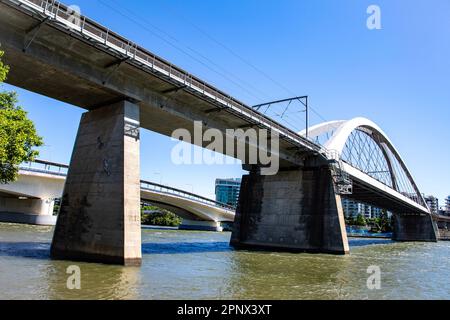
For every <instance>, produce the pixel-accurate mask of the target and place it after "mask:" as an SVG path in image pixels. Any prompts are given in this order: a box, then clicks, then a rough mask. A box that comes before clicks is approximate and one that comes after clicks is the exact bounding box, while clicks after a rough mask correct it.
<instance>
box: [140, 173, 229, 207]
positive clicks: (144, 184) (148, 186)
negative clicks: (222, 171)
mask: <svg viewBox="0 0 450 320" xmlns="http://www.w3.org/2000/svg"><path fill="white" fill-rule="evenodd" d="M141 188H142V189H143V190H149V191H156V192H159V193H166V194H170V195H175V196H181V197H183V198H187V199H191V200H196V201H198V202H201V203H205V204H208V205H213V206H215V207H220V208H224V209H228V210H233V211H234V210H236V207H234V206H230V205H228V204H226V203H222V202H218V201H214V200H211V199H208V198H205V197H202V196H199V195H197V194H194V193H191V192H187V191H184V190H181V189H176V188H172V187H168V186H165V185H161V184H158V183H154V182H150V181H144V180H141Z"/></svg>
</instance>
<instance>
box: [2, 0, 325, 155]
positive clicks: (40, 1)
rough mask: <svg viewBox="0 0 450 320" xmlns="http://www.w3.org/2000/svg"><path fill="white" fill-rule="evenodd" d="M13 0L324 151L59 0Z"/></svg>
mask: <svg viewBox="0 0 450 320" xmlns="http://www.w3.org/2000/svg"><path fill="white" fill-rule="evenodd" d="M10 2H12V3H16V2H19V3H20V4H22V5H25V6H28V8H29V9H34V10H37V11H39V12H40V13H41V14H43V15H44V16H45V17H46V18H50V20H53V21H56V22H59V23H60V24H61V23H62V24H63V25H65V27H66V28H68V29H69V30H71V31H76V32H79V33H80V34H81V35H82V36H83V37H84V38H88V39H89V40H91V41H92V40H93V41H95V42H97V43H101V44H102V45H103V46H106V47H107V48H108V49H109V51H110V52H111V51H112V52H115V53H116V55H118V56H119V57H121V58H122V59H127V60H128V61H129V62H131V63H133V64H134V65H137V66H138V67H139V68H141V69H145V70H148V71H150V73H152V74H155V75H157V76H158V77H159V78H161V79H163V80H165V81H169V82H171V83H172V84H174V85H175V86H177V87H180V88H183V89H185V90H188V91H190V92H191V93H194V94H196V95H197V96H199V97H201V98H202V99H204V100H207V101H209V102H212V103H213V104H215V105H217V106H218V108H219V109H224V110H227V111H229V112H231V113H233V114H234V115H236V116H238V117H240V118H242V119H244V120H245V121H247V122H250V123H253V124H257V125H259V126H262V127H263V128H266V129H270V130H271V131H273V132H277V133H278V134H279V135H280V136H281V137H282V138H284V139H285V140H287V141H288V142H290V143H291V144H294V145H300V146H302V147H303V146H306V147H308V148H310V149H312V150H315V151H317V152H321V148H320V147H319V146H318V145H317V144H315V143H314V142H313V141H311V140H309V139H307V138H306V137H303V136H300V135H299V134H297V133H296V132H295V131H293V130H291V129H289V128H287V127H285V126H283V125H281V124H279V123H278V122H276V121H274V120H272V119H270V118H269V117H267V116H265V115H264V114H262V113H260V112H258V111H256V110H254V109H252V108H251V107H249V106H247V105H245V104H244V103H242V102H241V101H239V100H237V99H235V98H233V97H231V96H230V95H228V94H226V93H224V92H223V91H221V90H219V89H217V88H215V87H213V86H211V85H209V84H208V83H206V82H204V81H202V80H201V79H199V78H197V77H195V76H193V75H192V74H190V73H188V72H186V71H184V70H183V69H181V68H179V67H177V66H175V65H173V64H172V63H170V62H168V61H166V60H164V59H162V58H160V57H158V56H156V55H155V54H153V53H151V52H149V51H148V50H146V49H144V48H142V47H140V46H138V45H137V44H135V43H133V42H131V41H129V40H127V39H126V38H124V37H122V36H120V35H118V34H117V33H115V32H113V31H111V30H110V29H108V28H106V27H103V26H102V25H100V24H98V23H96V22H95V21H93V20H91V19H89V18H87V17H85V16H80V17H74V16H73V14H69V12H72V11H73V10H71V9H69V8H68V7H67V6H65V5H64V4H62V3H60V2H58V1H54V0H15V1H10ZM72 13H73V12H72ZM75 19H79V20H78V22H77V23H74V20H75Z"/></svg>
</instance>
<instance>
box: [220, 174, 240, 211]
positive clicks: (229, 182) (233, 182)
mask: <svg viewBox="0 0 450 320" xmlns="http://www.w3.org/2000/svg"><path fill="white" fill-rule="evenodd" d="M240 190H241V179H216V201H218V202H222V203H226V204H228V205H231V206H237V202H238V199H239V191H240Z"/></svg>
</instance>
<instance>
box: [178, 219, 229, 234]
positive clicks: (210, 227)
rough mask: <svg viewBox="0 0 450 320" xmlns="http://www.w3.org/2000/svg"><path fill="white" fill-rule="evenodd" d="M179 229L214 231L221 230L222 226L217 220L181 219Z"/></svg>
mask: <svg viewBox="0 0 450 320" xmlns="http://www.w3.org/2000/svg"><path fill="white" fill-rule="evenodd" d="M178 229H179V230H196V231H214V232H222V231H223V228H222V226H221V224H220V222H218V221H194V220H187V219H183V221H182V223H181V225H180V226H179V228H178Z"/></svg>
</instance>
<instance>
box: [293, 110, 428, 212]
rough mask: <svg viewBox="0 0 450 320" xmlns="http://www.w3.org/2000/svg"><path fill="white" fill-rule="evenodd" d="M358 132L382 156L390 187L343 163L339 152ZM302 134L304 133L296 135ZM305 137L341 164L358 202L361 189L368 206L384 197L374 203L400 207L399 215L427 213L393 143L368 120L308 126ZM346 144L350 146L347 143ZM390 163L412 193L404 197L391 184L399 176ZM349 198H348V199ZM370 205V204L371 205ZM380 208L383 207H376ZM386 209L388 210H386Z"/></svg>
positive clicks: (357, 119)
mask: <svg viewBox="0 0 450 320" xmlns="http://www.w3.org/2000/svg"><path fill="white" fill-rule="evenodd" d="M358 130H359V131H362V132H364V133H365V134H367V135H368V136H369V137H371V138H372V139H373V141H374V142H375V144H376V145H377V146H378V147H379V148H380V150H381V152H382V153H383V155H384V158H385V161H386V163H387V165H388V167H389V174H390V176H391V179H392V185H387V184H386V183H383V182H381V181H379V180H377V179H375V178H374V177H372V176H370V175H369V174H367V173H365V172H363V171H362V170H360V169H359V168H357V167H355V166H354V165H352V164H351V163H348V162H347V161H346V160H343V152H344V148H345V147H346V145H347V144H348V143H349V141H350V140H349V139H350V136H351V135H352V133H354V132H355V131H358ZM299 134H300V135H305V134H306V131H302V132H300V133H299ZM309 138H310V139H312V140H315V142H316V143H318V144H320V145H322V146H323V150H324V153H325V154H327V155H328V158H329V159H330V160H333V159H334V160H338V161H340V162H341V165H340V166H341V170H342V171H343V172H344V173H346V174H348V176H349V178H350V179H351V180H352V181H353V184H354V185H355V186H356V187H357V190H356V192H355V193H356V194H355V198H356V199H357V200H361V199H358V194H357V193H358V190H365V191H366V192H367V194H370V196H368V201H366V202H368V203H369V204H371V201H370V200H371V198H372V199H376V198H377V197H379V198H384V199H383V200H380V201H379V202H378V203H375V205H377V204H379V203H382V202H383V203H389V202H392V203H395V204H392V207H396V208H400V210H403V212H399V213H409V214H411V213H415V214H428V215H429V214H431V213H430V210H429V208H428V206H427V204H426V202H425V200H424V199H423V195H422V194H421V193H420V191H419V189H418V188H417V185H416V183H415V182H414V180H413V178H412V175H411V173H410V171H409V169H408V168H407V166H406V164H405V162H404V161H403V159H402V158H401V156H400V153H399V152H398V151H397V149H396V148H395V147H394V144H393V143H392V142H391V141H390V139H389V138H388V136H387V135H386V134H385V133H384V132H383V130H382V129H381V128H380V127H379V126H378V125H376V124H375V123H374V122H372V121H371V120H368V119H365V118H354V119H352V120H348V121H345V120H340V121H330V122H326V123H322V124H319V125H316V126H314V127H311V128H310V129H309ZM350 143H352V142H351V141H350ZM394 161H397V163H398V164H399V166H400V169H401V171H402V173H403V174H404V176H405V177H406V179H407V180H408V181H409V183H410V185H411V186H412V188H413V193H412V195H411V194H407V195H408V196H407V195H405V194H406V192H402V190H400V188H399V187H398V185H397V184H396V182H395V181H397V180H398V179H399V178H400V177H399V176H398V175H399V174H398V172H395V170H393V169H392V168H393V167H394ZM349 197H351V196H349ZM372 204H373V203H372ZM380 207H382V208H383V206H380ZM387 209H390V208H387Z"/></svg>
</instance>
